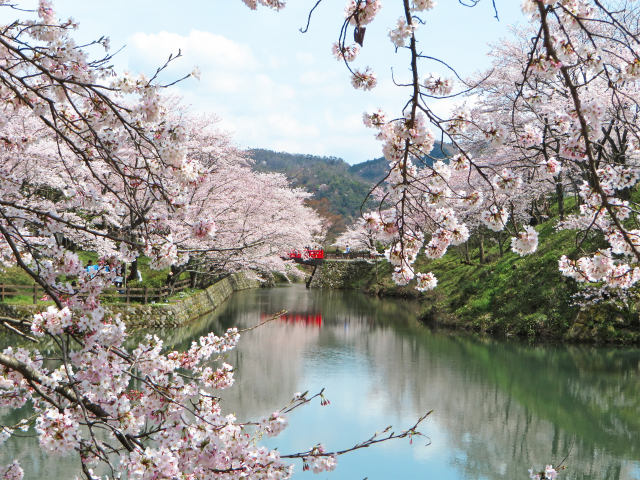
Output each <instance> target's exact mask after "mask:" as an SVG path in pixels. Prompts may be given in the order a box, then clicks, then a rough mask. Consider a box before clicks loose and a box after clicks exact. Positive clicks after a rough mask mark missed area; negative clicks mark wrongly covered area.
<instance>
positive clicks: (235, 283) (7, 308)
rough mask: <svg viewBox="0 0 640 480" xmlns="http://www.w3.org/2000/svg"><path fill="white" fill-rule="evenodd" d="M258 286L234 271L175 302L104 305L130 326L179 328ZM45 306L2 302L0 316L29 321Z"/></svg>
mask: <svg viewBox="0 0 640 480" xmlns="http://www.w3.org/2000/svg"><path fill="white" fill-rule="evenodd" d="M258 287H260V281H259V280H256V279H251V278H249V277H248V276H247V275H246V274H244V273H235V274H233V275H230V276H228V277H226V278H224V279H222V280H220V281H219V282H216V283H214V284H213V285H211V286H210V287H208V288H207V289H205V290H203V291H201V292H198V293H195V294H193V295H190V296H188V297H186V298H184V299H182V300H180V301H178V302H175V303H152V304H147V305H114V304H112V305H105V310H106V311H107V314H111V315H115V314H120V316H121V318H122V320H123V321H124V322H125V323H126V325H127V326H128V327H131V328H166V327H176V326H179V325H184V324H187V323H189V322H190V321H191V320H195V319H196V318H199V317H201V316H203V315H206V314H207V313H210V312H212V311H214V310H215V309H216V308H218V307H219V306H220V305H221V304H222V303H224V301H225V300H226V299H227V298H229V297H230V296H231V294H232V293H233V292H235V291H238V290H246V289H248V288H258ZM42 308H43V307H42V306H38V305H8V304H0V316H8V317H11V318H16V319H26V320H30V319H31V317H32V316H33V314H34V313H36V312H37V311H38V310H41V309H42Z"/></svg>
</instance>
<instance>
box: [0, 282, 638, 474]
mask: <svg viewBox="0 0 640 480" xmlns="http://www.w3.org/2000/svg"><path fill="white" fill-rule="evenodd" d="M417 308H418V307H417V305H415V304H413V303H411V302H407V301H401V300H389V299H385V300H379V299H375V298H371V297H368V296H365V295H362V294H359V293H355V292H346V291H330V290H329V291H328V290H306V289H305V288H304V286H300V285H295V286H291V287H281V288H273V289H259V290H247V291H243V292H238V293H235V294H234V295H233V296H232V298H231V299H229V300H228V301H227V302H226V303H225V304H224V305H223V306H222V307H221V308H220V309H219V310H218V311H217V312H215V313H214V314H212V315H211V316H209V317H207V318H203V319H200V320H199V321H197V322H195V323H193V324H191V325H189V326H187V327H184V328H181V329H170V330H165V331H160V332H159V334H160V335H161V336H163V337H164V338H165V339H166V341H167V343H168V344H169V345H170V346H171V347H172V348H185V347H188V345H189V344H190V343H191V341H192V340H193V339H196V338H198V337H199V336H200V335H203V334H206V333H208V332H209V331H212V330H213V331H216V332H221V331H224V329H225V328H227V327H229V326H233V325H237V326H239V327H249V326H253V325H255V324H257V323H259V322H260V321H261V319H264V318H265V317H266V316H269V315H270V314H273V313H275V312H279V311H280V310H283V309H284V310H287V311H288V314H287V315H286V317H283V318H282V319H280V320H277V321H273V322H270V323H268V324H267V325H264V326H262V327H260V328H258V329H255V330H252V331H250V332H248V333H246V334H245V335H244V336H243V337H242V339H241V341H240V346H239V348H238V349H237V350H236V351H233V352H232V353H231V354H230V355H229V358H228V359H227V362H228V363H231V364H232V365H234V366H235V368H236V384H235V385H234V386H233V387H232V388H231V389H229V390H227V391H225V392H224V394H223V400H222V402H223V405H224V410H225V411H227V412H229V413H234V414H235V415H236V416H237V417H238V419H240V420H248V419H256V418H259V417H261V416H264V415H268V414H269V413H271V412H272V411H274V410H277V409H279V408H280V407H281V406H283V405H285V404H286V403H287V402H288V400H289V399H290V398H291V396H292V395H293V393H295V392H303V391H307V390H308V391H309V392H310V393H315V392H318V391H319V390H321V389H322V388H324V389H325V393H326V397H327V398H328V399H329V400H330V402H331V403H330V405H328V406H321V405H320V403H319V401H315V402H313V404H312V405H309V406H306V407H303V408H301V409H299V410H297V411H295V412H293V413H292V414H291V415H290V426H289V427H288V428H287V429H286V430H285V431H284V432H283V433H282V434H281V435H280V436H278V437H276V438H274V439H269V441H268V445H269V446H271V447H278V449H279V450H280V451H281V452H282V453H292V452H295V451H300V450H306V449H308V448H310V447H312V446H314V445H316V444H317V443H322V444H323V445H325V447H326V448H327V449H330V450H339V449H345V448H348V447H350V446H353V445H355V444H356V443H358V442H360V441H362V440H364V439H366V438H369V437H370V436H371V435H372V434H373V433H374V432H376V431H381V430H383V429H384V428H386V427H387V426H388V425H393V427H394V429H395V430H396V431H399V430H402V429H403V428H406V427H409V426H411V425H412V424H413V423H414V422H415V421H416V419H417V418H418V417H420V416H421V415H423V414H424V413H426V412H428V411H431V410H433V413H432V414H431V415H430V416H429V417H428V418H427V419H426V420H425V422H424V423H423V424H422V426H421V428H420V430H421V431H422V432H423V433H424V434H425V437H424V438H418V437H414V438H413V441H412V442H409V440H407V439H403V440H396V441H392V442H387V443H384V444H381V445H378V446H375V447H371V448H368V449H363V450H359V451H357V452H354V453H350V454H348V455H345V456H342V457H340V458H339V461H338V467H337V469H336V470H335V471H334V472H332V473H323V474H320V475H314V474H313V473H311V472H302V466H301V464H300V463H297V464H296V474H295V475H294V478H296V479H305V478H309V479H310V478H318V479H320V478H321V479H325V478H328V479H341V480H342V479H350V480H351V479H356V480H360V479H365V478H367V479H368V480H383V479H384V480H388V479H422V478H425V479H438V480H447V479H473V480H479V479H490V480H494V479H496V480H497V479H501V480H502V479H504V480H506V479H508V480H514V479H518V478H521V479H526V478H528V473H527V469H528V468H531V466H535V467H544V465H545V464H547V463H552V464H554V465H557V464H558V463H560V462H562V461H563V464H564V465H565V466H566V469H565V470H563V471H562V472H561V474H560V477H559V478H560V479H561V480H562V479H567V480H569V479H594V480H595V479H607V480H617V479H620V480H639V479H640V350H638V349H607V348H595V347H589V346H566V345H558V346H531V345H525V344H520V343H515V342H501V341H496V340H487V339H478V338H474V337H467V336H461V335H454V334H444V333H438V332H433V331H431V330H429V329H427V328H425V327H424V326H422V325H421V324H420V323H419V322H418V321H417V320H416V317H417ZM11 417H14V418H15V414H13V415H11ZM4 420H5V421H7V420H9V419H8V418H7V417H6V416H5V417H4ZM16 457H18V458H20V459H21V463H22V465H23V467H24V469H25V478H26V479H27V480H30V479H44V478H61V479H66V478H73V476H74V475H75V474H76V473H77V472H78V461H77V460H76V459H75V458H67V459H59V458H50V457H46V456H44V455H42V454H41V452H40V451H39V449H38V446H37V439H35V438H26V439H19V440H17V439H15V440H9V442H7V443H6V444H5V445H3V446H2V447H0V465H3V464H6V463H8V462H9V461H10V460H11V459H12V458H16Z"/></svg>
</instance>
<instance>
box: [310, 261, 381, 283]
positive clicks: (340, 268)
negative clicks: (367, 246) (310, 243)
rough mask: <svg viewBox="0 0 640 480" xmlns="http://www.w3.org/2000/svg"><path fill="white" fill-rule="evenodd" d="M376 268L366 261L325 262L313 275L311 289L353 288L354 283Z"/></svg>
mask: <svg viewBox="0 0 640 480" xmlns="http://www.w3.org/2000/svg"><path fill="white" fill-rule="evenodd" d="M373 268H374V266H373V265H372V264H371V263H370V262H367V261H365V260H361V261H359V260H355V261H331V260H325V261H324V262H322V264H320V265H318V268H317V270H316V272H315V274H314V275H313V279H312V280H311V283H310V284H309V288H353V285H354V282H355V281H357V280H358V279H360V278H362V277H363V276H365V275H369V274H371V270H372V269H373Z"/></svg>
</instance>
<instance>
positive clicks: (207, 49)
mask: <svg viewBox="0 0 640 480" xmlns="http://www.w3.org/2000/svg"><path fill="white" fill-rule="evenodd" d="M129 47H130V49H132V50H133V52H131V51H130V53H131V54H132V56H133V57H134V59H135V60H136V61H137V62H140V61H143V62H144V63H146V64H148V63H152V64H154V65H159V64H161V63H162V62H164V61H165V60H166V59H167V57H168V56H169V54H171V53H173V54H175V53H177V52H178V50H180V51H181V53H182V56H183V57H184V61H186V62H189V64H196V65H198V66H199V67H200V69H201V70H202V71H203V72H206V71H211V70H215V69H217V68H222V69H225V70H234V71H242V72H247V71H253V70H256V69H257V68H259V67H260V62H258V60H257V59H256V57H255V56H254V54H253V52H252V50H251V48H250V47H249V46H247V45H244V44H241V43H237V42H234V41H233V40H230V39H228V38H226V37H224V36H222V35H217V34H215V33H211V32H201V31H198V30H192V31H191V32H189V35H187V36H184V35H179V34H177V33H171V32H166V31H163V32H159V33H142V32H138V33H135V34H133V35H132V36H131V38H130V41H129ZM184 61H183V65H184Z"/></svg>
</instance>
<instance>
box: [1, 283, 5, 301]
mask: <svg viewBox="0 0 640 480" xmlns="http://www.w3.org/2000/svg"><path fill="white" fill-rule="evenodd" d="M0 301H2V302H4V283H3V284H2V285H0Z"/></svg>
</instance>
